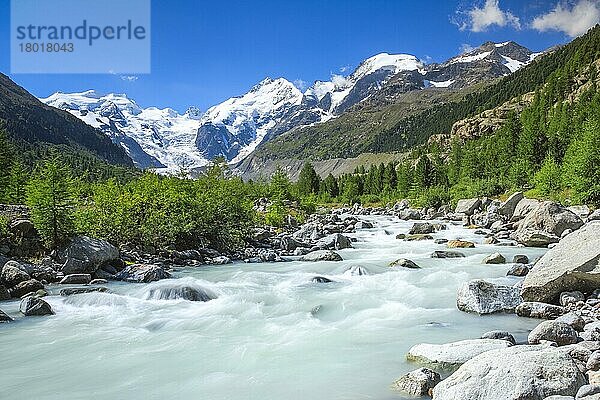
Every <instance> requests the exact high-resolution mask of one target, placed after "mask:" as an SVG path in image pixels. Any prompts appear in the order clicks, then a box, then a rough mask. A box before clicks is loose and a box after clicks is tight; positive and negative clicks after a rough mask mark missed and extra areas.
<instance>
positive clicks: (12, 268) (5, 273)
mask: <svg viewBox="0 0 600 400" xmlns="http://www.w3.org/2000/svg"><path fill="white" fill-rule="evenodd" d="M29 279H31V277H30V276H29V274H27V273H26V272H24V271H21V269H20V268H19V263H18V262H16V261H8V262H7V263H6V264H4V267H2V273H0V280H2V281H3V282H4V283H5V284H6V286H8V287H9V288H11V287H13V286H16V285H17V284H19V283H21V282H24V281H27V280H29Z"/></svg>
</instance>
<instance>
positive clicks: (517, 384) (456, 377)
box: [433, 346, 585, 400]
mask: <svg viewBox="0 0 600 400" xmlns="http://www.w3.org/2000/svg"><path fill="white" fill-rule="evenodd" d="M583 384H585V376H584V375H583V374H582V373H581V372H580V371H579V369H578V368H577V364H576V363H575V362H574V361H573V359H572V358H571V357H570V356H569V355H568V354H565V353H564V352H562V351H559V350H558V349H556V348H552V347H545V346H514V347H511V348H506V349H499V350H492V351H488V352H485V353H483V354H481V355H479V356H477V357H475V358H473V359H471V360H470V361H467V362H466V363H465V364H464V365H463V366H461V367H460V368H459V369H458V370H457V371H456V372H455V373H453V374H452V375H451V376H450V377H448V378H446V379H445V380H443V381H442V382H440V383H439V384H438V385H437V386H436V387H435V389H434V391H433V399H434V400H535V399H543V398H545V397H548V396H552V395H566V396H573V395H575V393H576V392H577V389H578V388H579V387H580V386H581V385H583Z"/></svg>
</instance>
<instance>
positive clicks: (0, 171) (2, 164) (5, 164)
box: [0, 129, 13, 203]
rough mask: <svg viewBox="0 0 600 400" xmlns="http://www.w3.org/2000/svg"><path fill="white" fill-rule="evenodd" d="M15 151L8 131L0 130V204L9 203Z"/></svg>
mask: <svg viewBox="0 0 600 400" xmlns="http://www.w3.org/2000/svg"><path fill="white" fill-rule="evenodd" d="M12 160H13V150H12V147H11V145H10V142H9V141H8V137H7V134H6V131H4V130H2V129H0V203H4V202H8V200H9V199H8V193H7V192H8V191H7V189H8V186H9V182H10V170H11V167H12Z"/></svg>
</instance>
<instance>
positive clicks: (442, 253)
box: [431, 250, 465, 258]
mask: <svg viewBox="0 0 600 400" xmlns="http://www.w3.org/2000/svg"><path fill="white" fill-rule="evenodd" d="M462 257H465V255H464V254H463V253H461V252H459V251H450V250H436V251H434V252H433V253H432V254H431V258H462Z"/></svg>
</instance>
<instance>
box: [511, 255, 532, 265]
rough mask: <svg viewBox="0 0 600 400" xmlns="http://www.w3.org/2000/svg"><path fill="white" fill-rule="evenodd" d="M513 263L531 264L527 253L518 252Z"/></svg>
mask: <svg viewBox="0 0 600 400" xmlns="http://www.w3.org/2000/svg"><path fill="white" fill-rule="evenodd" d="M513 263H515V264H529V257H527V256H526V255H525V254H517V255H515V256H514V257H513Z"/></svg>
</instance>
